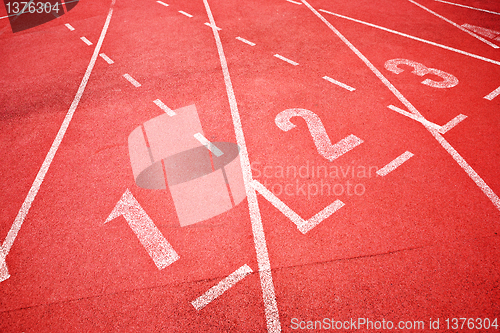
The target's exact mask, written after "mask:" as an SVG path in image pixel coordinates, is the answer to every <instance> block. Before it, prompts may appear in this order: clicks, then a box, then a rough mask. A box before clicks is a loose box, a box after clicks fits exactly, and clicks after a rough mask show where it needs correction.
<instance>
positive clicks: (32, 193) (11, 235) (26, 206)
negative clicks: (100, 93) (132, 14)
mask: <svg viewBox="0 0 500 333" xmlns="http://www.w3.org/2000/svg"><path fill="white" fill-rule="evenodd" d="M115 1H116V0H113V1H112V2H111V6H110V8H109V12H108V16H107V17H106V22H105V23H104V27H103V28H102V31H101V35H100V37H99V40H98V41H97V45H96V47H95V49H94V53H93V54H92V58H91V59H90V63H89V65H88V67H87V70H86V71H85V75H84V76H83V79H82V82H81V83H80V86H79V87H78V91H77V93H76V95H75V98H74V99H73V102H72V103H71V106H70V107H69V110H68V113H67V114H66V117H64V121H63V123H62V124H61V127H60V128H59V131H58V132H57V135H56V138H55V139H54V142H53V143H52V146H51V147H50V150H49V152H48V153H47V156H46V157H45V160H44V161H43V163H42V166H41V167H40V170H39V171H38V174H37V175H36V178H35V181H34V182H33V185H32V186H31V188H30V190H29V192H28V195H27V196H26V199H24V202H23V204H22V206H21V209H20V210H19V212H18V213H17V216H16V219H15V220H14V223H13V224H12V227H11V228H10V230H9V232H8V234H7V237H6V238H5V241H4V242H3V245H2V249H1V251H0V252H1V253H0V255H1V257H0V274H1V275H0V282H1V281H4V280H6V279H8V278H9V275H8V272H7V270H6V269H4V268H3V267H4V265H5V264H4V262H5V257H6V256H7V255H8V254H9V252H10V249H11V248H12V245H13V244H14V241H15V239H16V237H17V234H18V232H19V230H20V229H21V226H22V224H23V222H24V220H25V218H26V216H27V215H28V212H29V210H30V208H31V204H32V203H33V200H35V197H36V195H37V193H38V190H39V189H40V186H41V185H42V183H43V180H44V178H45V175H46V174H47V171H48V170H49V167H50V165H51V164H52V160H53V159H54V156H55V154H56V152H57V150H58V149H59V146H60V145H61V142H62V140H63V138H64V135H65V134H66V130H67V129H68V126H69V123H70V122H71V119H72V118H73V115H74V113H75V110H76V108H77V106H78V103H79V102H80V99H81V98H82V95H83V92H84V91H85V87H86V86H87V83H88V80H89V78H90V74H91V73H92V69H93V68H94V65H95V63H96V60H97V56H98V55H99V51H100V49H101V46H102V43H103V41H104V37H105V36H106V32H107V31H108V27H109V22H110V20H111V16H112V15H113V6H114V4H115Z"/></svg>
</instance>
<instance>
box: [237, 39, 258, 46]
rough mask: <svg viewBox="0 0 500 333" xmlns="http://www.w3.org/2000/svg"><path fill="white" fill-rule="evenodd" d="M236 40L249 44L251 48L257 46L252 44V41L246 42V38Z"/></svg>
mask: <svg viewBox="0 0 500 333" xmlns="http://www.w3.org/2000/svg"><path fill="white" fill-rule="evenodd" d="M236 39H237V40H239V41H241V42H243V43H245V44H248V45H250V46H255V43H252V42H251V41H249V40H246V39H245V38H241V37H236Z"/></svg>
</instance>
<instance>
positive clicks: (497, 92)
mask: <svg viewBox="0 0 500 333" xmlns="http://www.w3.org/2000/svg"><path fill="white" fill-rule="evenodd" d="M498 95H500V87H498V88H496V89H495V90H493V91H492V92H490V93H489V94H488V95H486V96H484V98H485V99H487V100H489V101H491V100H492V99H493V98H495V97H497V96H498Z"/></svg>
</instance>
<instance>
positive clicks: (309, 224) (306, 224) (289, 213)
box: [252, 179, 344, 235]
mask: <svg viewBox="0 0 500 333" xmlns="http://www.w3.org/2000/svg"><path fill="white" fill-rule="evenodd" d="M252 186H253V187H254V189H256V190H257V191H258V192H259V193H260V194H261V195H262V196H263V197H264V198H266V200H267V201H269V202H270V203H271V204H272V205H273V206H274V207H276V208H277V209H278V210H279V211H280V212H281V213H282V214H283V215H285V216H286V217H288V218H289V219H290V221H292V222H293V223H294V224H295V225H296V226H297V229H299V231H300V232H301V233H303V234H304V235H305V234H306V233H307V232H308V231H310V230H311V229H313V228H314V227H315V226H317V225H318V224H320V223H321V222H322V221H323V220H325V219H327V218H328V217H330V215H332V214H333V213H335V212H336V211H337V210H339V209H340V208H342V207H343V206H344V203H343V202H342V201H340V200H338V199H337V200H335V201H334V202H333V203H331V204H330V205H328V206H327V207H325V208H324V209H323V210H321V211H320V212H319V213H317V214H316V215H314V216H313V217H311V218H310V219H308V220H304V219H303V218H302V217H300V216H299V214H297V213H296V212H294V211H293V210H292V209H291V208H290V207H288V206H287V205H286V204H285V203H284V202H283V201H281V200H280V199H279V198H278V197H277V196H275V195H274V194H273V193H272V192H271V191H269V190H268V189H267V188H266V187H265V186H264V185H262V184H261V183H260V182H259V181H258V180H255V179H254V180H253V181H252Z"/></svg>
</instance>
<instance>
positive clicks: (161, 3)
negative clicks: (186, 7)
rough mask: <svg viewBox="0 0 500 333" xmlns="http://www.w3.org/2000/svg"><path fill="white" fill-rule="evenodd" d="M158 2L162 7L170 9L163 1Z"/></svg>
mask: <svg viewBox="0 0 500 333" xmlns="http://www.w3.org/2000/svg"><path fill="white" fill-rule="evenodd" d="M156 2H158V3H159V4H160V5H163V6H165V7H168V4H166V3H164V2H163V1H156Z"/></svg>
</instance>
